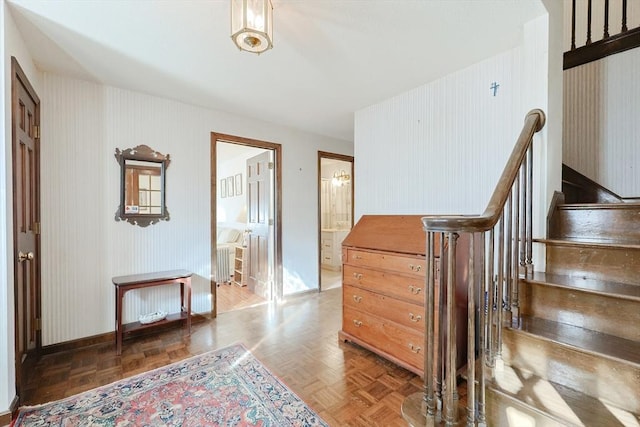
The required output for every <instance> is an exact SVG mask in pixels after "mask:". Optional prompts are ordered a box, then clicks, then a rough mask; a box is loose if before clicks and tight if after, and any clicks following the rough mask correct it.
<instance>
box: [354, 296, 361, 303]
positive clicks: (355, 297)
mask: <svg viewBox="0 0 640 427" xmlns="http://www.w3.org/2000/svg"><path fill="white" fill-rule="evenodd" d="M353 300H354V301H355V302H360V301H362V297H361V296H359V295H354V296H353Z"/></svg>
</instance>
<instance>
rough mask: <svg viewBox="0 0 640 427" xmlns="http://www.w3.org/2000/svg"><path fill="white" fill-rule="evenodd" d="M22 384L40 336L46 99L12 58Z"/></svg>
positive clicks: (18, 351)
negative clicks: (42, 103)
mask: <svg viewBox="0 0 640 427" xmlns="http://www.w3.org/2000/svg"><path fill="white" fill-rule="evenodd" d="M11 65H12V76H13V78H12V88H11V89H12V107H11V114H12V140H13V143H12V145H13V236H14V239H13V242H14V248H13V250H14V252H13V253H14V256H15V257H14V300H15V344H16V349H15V350H16V388H17V392H18V396H20V391H21V388H22V387H21V386H22V383H21V380H22V378H24V375H23V371H24V369H25V368H26V365H27V363H28V360H27V359H28V357H27V356H28V355H29V354H30V353H31V352H33V351H34V350H35V351H36V352H37V351H39V349H40V345H41V336H40V236H39V234H40V144H39V139H40V100H39V98H38V96H37V95H36V93H35V91H34V90H33V87H32V86H31V85H30V84H29V81H28V80H27V78H26V76H25V74H24V72H23V71H22V69H21V68H20V66H19V64H18V62H17V61H16V60H15V58H12V64H11Z"/></svg>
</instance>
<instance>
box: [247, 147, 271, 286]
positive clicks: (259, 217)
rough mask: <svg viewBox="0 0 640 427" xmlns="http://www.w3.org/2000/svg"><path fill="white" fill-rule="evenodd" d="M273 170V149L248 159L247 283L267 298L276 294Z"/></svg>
mask: <svg viewBox="0 0 640 427" xmlns="http://www.w3.org/2000/svg"><path fill="white" fill-rule="evenodd" d="M272 171H273V163H272V162H271V151H265V152H264V153H261V154H258V155H257V156H255V157H252V158H250V159H248V160H247V230H249V235H248V237H249V238H248V245H247V249H248V250H247V262H248V270H247V286H248V287H249V289H251V290H252V291H253V292H255V293H256V294H258V295H261V296H264V297H266V298H271V296H272V292H271V289H269V283H270V282H271V281H270V269H269V247H270V244H269V241H270V236H269V231H270V229H271V221H272V220H271V215H270V212H271V186H272V180H273V178H272Z"/></svg>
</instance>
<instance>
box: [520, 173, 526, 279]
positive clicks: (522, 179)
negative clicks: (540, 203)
mask: <svg viewBox="0 0 640 427" xmlns="http://www.w3.org/2000/svg"><path fill="white" fill-rule="evenodd" d="M526 176H527V162H526V161H525V162H524V163H523V164H522V166H520V177H519V179H520V183H521V186H520V188H522V193H521V195H520V206H521V212H522V213H521V219H522V220H521V221H520V269H521V270H522V271H523V272H524V274H525V275H526V274H527V270H526V262H527V220H528V218H527V200H528V197H527V178H526Z"/></svg>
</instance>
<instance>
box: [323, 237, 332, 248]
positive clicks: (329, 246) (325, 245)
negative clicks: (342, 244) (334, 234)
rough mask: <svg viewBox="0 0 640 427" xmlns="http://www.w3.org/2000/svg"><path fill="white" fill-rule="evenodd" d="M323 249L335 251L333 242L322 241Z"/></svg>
mask: <svg viewBox="0 0 640 427" xmlns="http://www.w3.org/2000/svg"><path fill="white" fill-rule="evenodd" d="M321 244H322V249H329V250H333V240H331V239H322V242H321Z"/></svg>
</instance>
